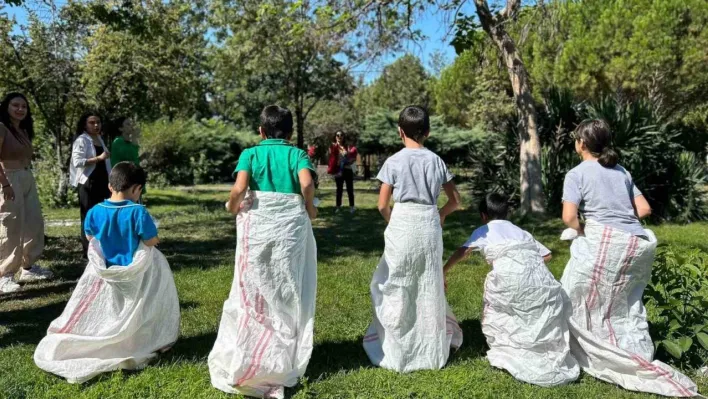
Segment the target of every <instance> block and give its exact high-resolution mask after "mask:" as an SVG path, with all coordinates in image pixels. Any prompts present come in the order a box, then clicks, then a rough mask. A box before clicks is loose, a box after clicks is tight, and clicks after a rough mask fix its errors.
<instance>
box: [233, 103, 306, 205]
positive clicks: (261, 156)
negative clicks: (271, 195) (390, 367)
mask: <svg viewBox="0 0 708 399" xmlns="http://www.w3.org/2000/svg"><path fill="white" fill-rule="evenodd" d="M258 132H259V133H260V135H261V138H263V141H261V142H260V144H258V145H257V146H255V147H251V148H248V149H246V150H244V151H243V152H242V153H241V156H240V157H239V159H238V164H237V165H236V170H235V171H234V174H235V175H236V183H235V184H234V186H233V188H232V189H231V195H230V196H229V202H227V204H226V208H227V209H228V210H229V212H231V213H233V214H237V213H238V211H239V209H240V205H241V201H243V199H244V198H245V197H246V192H247V191H248V190H247V189H248V188H250V189H251V190H253V191H264V192H276V193H283V194H300V195H302V197H303V199H304V201H305V209H306V211H307V214H308V215H309V216H310V219H314V218H315V217H316V216H317V208H315V206H314V204H313V201H314V197H315V184H314V181H313V179H312V173H311V172H313V171H314V170H315V168H314V167H313V166H312V162H311V161H310V157H308V156H307V153H306V152H305V151H303V150H301V149H299V148H297V147H295V146H293V145H292V144H290V138H291V137H292V135H293V117H292V114H291V113H290V111H289V110H288V109H287V108H282V107H279V106H277V105H270V106H267V107H265V108H264V109H263V112H261V126H260V127H259V128H258Z"/></svg>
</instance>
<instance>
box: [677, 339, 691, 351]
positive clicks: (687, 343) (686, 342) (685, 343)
mask: <svg viewBox="0 0 708 399" xmlns="http://www.w3.org/2000/svg"><path fill="white" fill-rule="evenodd" d="M678 342H679V345H680V346H681V351H682V352H683V353H686V352H688V350H689V349H691V346H692V345H693V340H692V339H691V337H681V338H679V339H678Z"/></svg>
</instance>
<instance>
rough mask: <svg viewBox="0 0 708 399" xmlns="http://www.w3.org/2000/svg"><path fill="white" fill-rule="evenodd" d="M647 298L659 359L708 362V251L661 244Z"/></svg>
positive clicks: (679, 362) (689, 363)
mask: <svg viewBox="0 0 708 399" xmlns="http://www.w3.org/2000/svg"><path fill="white" fill-rule="evenodd" d="M644 301H645V303H646V305H647V308H648V314H649V320H650V322H651V330H652V331H651V332H652V338H653V340H654V345H655V346H656V348H657V353H656V355H657V357H658V358H659V359H662V360H665V361H667V362H668V363H672V364H675V365H677V366H679V367H681V368H689V367H698V366H701V365H703V364H705V363H706V361H708V356H707V355H708V315H706V313H705V310H706V309H708V254H706V253H705V252H701V251H699V250H691V251H685V250H677V249H674V248H671V247H668V246H660V247H659V248H658V249H657V254H656V259H655V261H654V267H653V270H652V278H651V282H650V283H649V285H648V286H647V289H646V290H645V291H644Z"/></svg>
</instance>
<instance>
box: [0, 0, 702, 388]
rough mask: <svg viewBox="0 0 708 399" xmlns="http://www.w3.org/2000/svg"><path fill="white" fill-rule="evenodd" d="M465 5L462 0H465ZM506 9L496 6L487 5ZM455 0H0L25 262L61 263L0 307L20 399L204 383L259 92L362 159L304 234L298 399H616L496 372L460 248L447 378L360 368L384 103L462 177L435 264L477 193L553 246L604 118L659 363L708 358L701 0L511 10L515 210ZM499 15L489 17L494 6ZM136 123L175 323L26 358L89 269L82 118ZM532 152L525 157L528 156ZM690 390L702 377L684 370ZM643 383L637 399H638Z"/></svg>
mask: <svg viewBox="0 0 708 399" xmlns="http://www.w3.org/2000/svg"><path fill="white" fill-rule="evenodd" d="M475 2H479V1H478V0H475ZM490 3H491V4H490V7H491V11H492V12H495V13H496V12H499V13H500V14H501V13H502V12H503V7H504V3H503V2H490ZM475 11H476V8H475V5H474V4H473V3H472V2H461V1H452V2H446V3H435V2H428V1H416V0H410V1H387V2H376V1H321V2H317V1H291V0H269V1H228V0H209V1H207V0H198V1H187V0H170V1H161V0H153V1H150V0H147V1H68V2H67V1H52V0H37V1H33V0H25V1H22V0H5V1H0V92H1V93H5V92H8V91H11V90H12V91H21V92H23V93H25V94H26V95H27V96H28V98H29V100H30V104H31V106H32V111H33V115H34V117H35V125H36V130H37V137H36V138H35V141H34V144H35V148H36V158H35V161H34V164H33V168H34V172H35V175H36V177H37V179H38V183H39V189H40V195H41V199H42V205H43V211H44V214H45V218H46V219H47V220H48V222H49V223H48V227H47V236H48V246H47V250H46V252H45V256H44V258H43V259H42V261H41V262H40V263H41V264H42V265H43V266H48V267H50V268H51V269H53V270H54V271H55V273H56V274H57V275H58V276H59V277H60V279H59V280H58V281H55V282H52V283H45V284H36V285H31V286H29V287H28V289H26V290H24V291H23V292H21V293H18V294H13V295H10V296H7V297H5V298H3V301H2V303H0V389H2V392H3V393H2V395H6V396H8V397H12V398H15V397H17V398H23V397H107V396H110V397H147V396H150V397H177V396H179V397H182V396H193V397H218V396H219V394H218V393H217V392H216V391H214V390H212V389H211V388H209V381H208V371H207V368H206V356H207V354H208V351H209V350H210V349H211V345H212V344H213V342H214V339H215V334H216V329H217V326H218V319H219V315H220V310H221V306H222V304H223V301H224V300H225V299H226V297H227V295H228V290H229V287H230V282H231V279H232V273H233V250H234V247H235V245H234V243H235V237H234V234H235V231H234V230H235V229H234V226H233V220H232V218H231V217H229V215H228V214H225V213H224V211H223V203H224V201H225V200H226V196H227V192H226V191H225V190H227V187H228V186H225V185H224V184H227V183H229V182H230V181H232V178H231V172H232V171H233V168H234V166H235V164H236V160H237V159H238V156H239V154H240V152H241V151H242V150H243V149H244V148H247V147H249V146H252V145H255V144H257V142H258V141H259V138H258V136H257V134H256V127H257V124H258V113H259V112H260V110H261V108H262V107H263V105H265V104H270V103H278V104H281V105H283V106H287V107H289V108H290V109H291V110H293V112H294V114H295V116H296V120H297V135H296V137H294V138H293V142H294V143H296V144H298V145H301V146H305V145H316V146H317V148H318V152H317V157H318V158H319V160H320V162H321V163H323V162H325V161H326V150H327V147H328V145H329V143H331V141H332V137H333V135H334V133H335V132H336V131H337V130H342V131H344V132H346V133H347V134H348V136H349V137H351V138H353V139H354V140H355V141H356V145H357V147H358V149H359V152H360V154H361V157H360V159H359V164H360V168H359V178H360V180H359V181H357V183H356V187H357V192H356V194H357V206H358V208H359V210H358V211H357V213H355V214H354V215H353V216H350V215H349V214H348V213H346V214H336V215H335V214H334V212H333V205H334V198H333V197H334V193H333V187H332V184H331V182H328V181H327V180H326V176H323V183H322V185H321V187H320V189H319V192H318V196H319V197H320V198H321V199H322V200H323V205H322V207H321V208H320V218H319V219H318V221H317V222H316V223H315V224H314V229H315V234H316V237H317V240H318V244H319V245H318V247H319V259H320V262H319V266H320V267H319V273H320V275H319V287H318V304H317V306H318V307H317V312H318V313H317V320H316V327H315V328H316V337H315V340H316V347H315V352H314V354H313V359H312V361H311V366H310V368H309V369H308V373H307V375H306V378H305V379H303V381H301V384H300V385H298V387H296V388H295V389H293V390H290V391H289V394H292V395H295V396H297V397H311V396H323V397H475V396H480V397H488V396H503V397H531V396H539V397H600V396H616V397H632V396H635V395H634V394H632V393H629V392H627V391H622V390H620V389H617V388H614V387H612V386H610V385H609V384H604V383H601V382H598V381H596V380H594V379H592V378H590V377H588V376H583V377H582V379H581V380H580V382H579V383H577V384H573V385H571V386H568V387H563V388H556V389H550V390H546V389H540V388H537V387H532V386H529V385H525V384H522V383H519V382H515V381H514V380H513V379H512V378H511V377H510V376H508V375H507V374H505V373H503V372H500V371H497V370H492V369H491V368H490V367H489V365H488V364H487V363H486V362H485V360H484V359H483V355H484V350H485V349H484V345H485V344H484V338H483V336H482V334H481V329H480V326H479V317H480V312H481V303H482V302H481V296H482V283H483V280H484V276H485V274H486V273H487V271H488V268H487V267H486V266H485V265H484V264H483V262H481V261H480V260H479V259H472V260H470V261H467V262H465V264H464V266H460V267H458V268H457V269H456V270H455V271H454V272H453V274H452V276H451V281H450V291H449V293H448V296H449V301H450V303H451V306H452V307H453V309H454V311H455V312H456V314H457V317H458V319H460V320H461V321H462V327H463V330H464V332H465V344H464V346H463V349H462V350H460V351H459V352H458V353H457V354H455V355H454V356H453V357H452V359H451V362H450V365H449V366H448V367H447V368H446V369H444V370H443V371H440V372H422V373H414V374H411V375H396V374H394V373H390V372H387V371H385V370H379V369H374V368H371V367H370V365H369V364H368V361H367V359H366V356H365V354H364V353H363V350H362V349H361V345H360V340H361V336H363V333H364V330H365V328H366V326H367V324H368V322H369V321H370V315H371V309H370V302H369V296H368V283H369V281H370V278H371V274H372V273H373V270H374V268H375V266H376V263H377V261H378V257H379V256H380V254H381V253H382V250H383V230H384V228H385V225H384V223H383V221H381V220H380V218H379V217H378V214H377V211H376V204H375V200H376V195H377V191H376V189H377V184H376V182H375V181H371V180H367V178H369V177H372V176H375V173H376V171H377V169H378V167H379V166H380V165H381V162H382V161H383V160H384V159H385V158H386V157H387V156H389V155H391V154H393V153H394V152H395V151H397V150H398V149H399V148H400V140H399V139H398V136H397V134H396V122H397V115H398V112H399V111H400V110H401V109H402V108H403V107H404V106H406V105H409V104H419V105H423V106H426V107H427V108H428V109H429V110H430V111H431V113H432V115H433V117H432V134H431V138H430V140H429V141H428V142H427V143H426V145H427V146H428V147H429V148H431V149H432V150H434V151H436V152H437V153H438V154H439V155H440V156H441V157H442V158H443V159H444V160H445V161H446V162H447V163H448V165H450V166H451V168H452V169H453V171H455V172H456V174H457V178H456V179H457V180H456V181H457V183H458V184H459V185H460V187H461V192H462V194H463V197H464V198H465V200H464V205H465V207H464V209H463V210H462V211H461V212H459V213H457V214H453V215H452V216H451V217H450V218H448V221H447V224H446V230H445V236H444V238H445V249H446V256H447V255H449V254H450V253H451V251H453V250H454V249H455V248H456V246H457V245H459V244H461V243H462V242H464V240H465V239H466V237H467V236H468V235H469V234H470V233H471V231H472V230H473V228H474V227H476V226H479V224H480V221H479V218H478V217H477V215H476V212H475V203H476V199H477V198H479V197H480V195H481V194H482V193H485V192H488V191H502V192H505V193H507V194H509V195H511V197H512V202H513V204H514V205H515V207H516V208H517V209H519V212H517V214H516V216H515V220H516V221H517V222H518V223H520V224H521V225H522V226H523V227H524V228H526V229H527V230H529V231H530V232H532V233H533V234H534V235H536V236H538V237H539V238H540V240H541V241H542V242H543V243H544V244H546V245H547V246H549V247H550V248H551V249H552V250H553V251H554V254H555V255H556V256H555V258H554V260H553V262H552V263H551V265H550V269H551V270H552V271H553V273H554V274H555V275H556V277H560V275H561V274H562V271H563V267H564V265H565V263H566V261H567V259H568V248H567V244H566V243H562V242H560V241H559V240H558V236H559V234H560V232H561V230H562V226H561V224H560V223H559V222H558V220H557V219H558V218H557V216H558V214H559V211H560V203H561V201H560V195H561V191H562V182H563V177H564V175H565V173H566V172H567V171H568V170H569V169H570V168H572V167H573V166H574V165H575V164H577V162H578V160H577V157H576V155H575V154H574V150H573V141H572V139H571V138H570V136H569V133H570V132H571V131H572V130H573V128H574V127H575V126H576V125H577V123H579V122H580V121H582V120H583V119H586V118H593V117H602V118H604V119H606V120H607V121H608V122H609V123H610V125H611V127H612V129H613V132H614V134H615V146H616V147H617V149H618V150H619V152H620V155H621V160H620V162H621V164H622V165H624V166H625V167H627V169H629V170H630V171H631V173H632V175H633V177H634V179H635V181H636V183H637V185H638V186H639V187H640V188H641V189H642V191H643V192H644V193H645V195H646V196H647V198H648V200H649V201H650V203H651V205H652V207H653V209H654V214H653V216H652V220H651V221H650V223H651V224H652V226H651V228H652V229H654V230H655V231H656V232H657V235H658V237H659V239H660V241H661V242H662V244H665V246H664V247H662V248H661V249H660V252H659V256H658V258H657V262H656V263H655V268H654V277H653V281H652V284H651V285H650V287H649V288H648V290H647V293H646V296H645V300H646V302H647V304H648V308H649V315H650V321H651V329H652V336H653V338H654V339H655V341H656V344H657V357H658V358H660V359H662V360H664V361H667V362H669V363H671V364H673V365H676V366H677V367H680V368H681V369H683V370H684V371H685V372H686V373H688V374H690V375H692V376H694V375H695V371H696V370H697V369H699V368H700V367H701V366H703V365H705V364H706V362H707V361H708V356H707V354H708V351H707V349H708V317H707V316H706V315H705V309H706V307H707V306H708V255H707V253H708V244H707V243H708V224H706V223H705V220H706V218H707V217H708V210H707V209H706V144H707V143H708V50H707V49H708V29H706V26H707V25H708V3H706V2H705V1H700V0H594V1H590V0H580V1H545V2H541V1H524V2H522V3H521V4H520V7H519V8H518V10H517V11H516V12H515V13H514V14H513V15H512V17H511V18H508V19H507V20H506V21H504V27H505V29H506V31H507V32H508V34H509V37H510V38H511V39H512V40H513V42H514V43H515V45H516V46H517V49H518V51H517V53H518V56H519V58H520V59H521V60H523V66H524V69H525V71H526V76H527V77H528V81H529V83H530V84H529V87H528V89H529V94H530V103H531V104H532V108H533V112H534V113H535V115H536V121H537V135H538V142H539V145H540V182H539V185H541V186H542V187H543V191H542V194H541V198H540V199H541V200H542V203H543V204H544V205H545V212H544V214H542V215H539V214H530V213H525V212H523V207H522V206H521V202H522V199H521V197H522V191H523V188H522V187H521V184H520V182H521V181H522V179H520V172H519V171H520V168H521V166H522V159H521V156H520V150H519V148H520V146H521V144H522V143H521V141H522V139H521V138H522V137H523V136H524V131H525V129H526V128H527V126H525V125H524V123H522V121H520V115H521V113H520V111H519V109H518V107H517V106H516V103H515V100H514V94H515V87H513V86H512V83H511V81H510V77H509V73H508V72H507V68H506V66H505V64H504V61H503V59H502V57H501V55H500V52H499V49H498V48H497V46H496V45H495V43H494V41H493V40H492V39H491V38H490V36H489V35H488V34H487V33H486V32H485V31H484V29H483V28H482V26H481V23H480V20H479V19H478V18H477V16H476V12H475ZM500 14H497V15H500ZM87 109H96V110H98V111H99V112H100V113H101V114H102V115H103V121H104V134H105V135H106V138H109V139H110V138H111V137H114V136H115V135H116V130H115V127H114V126H113V125H112V123H111V122H112V120H114V119H117V118H118V117H121V116H129V117H131V118H133V119H134V120H135V121H136V122H138V124H139V126H140V127H141V130H142V137H141V139H140V145H141V152H142V157H143V166H144V167H145V168H146V169H147V170H148V173H149V179H150V181H149V185H150V190H149V193H148V196H147V201H148V206H149V210H150V212H151V213H152V214H153V215H154V216H155V218H156V219H157V220H158V221H159V222H160V234H161V237H162V238H163V241H164V243H163V245H161V249H162V251H163V252H164V253H165V254H166V255H167V256H168V259H169V261H170V263H171V265H172V267H173V269H174V270H175V278H176V282H177V285H178V290H179V294H180V299H181V307H182V317H183V321H182V337H181V339H180V341H179V343H178V344H177V346H176V347H175V349H174V350H173V351H172V352H171V353H170V354H168V355H166V356H164V357H163V358H161V359H160V360H159V361H158V363H157V364H156V365H155V366H154V367H150V368H148V369H147V370H145V371H143V372H139V373H112V374H109V375H107V376H103V377H100V378H98V379H97V380H95V381H94V382H92V383H89V384H87V385H85V386H70V385H67V384H65V383H63V382H62V381H61V380H59V379H58V378H55V377H53V376H49V375H46V374H45V373H43V372H41V371H40V370H38V369H37V368H36V367H34V365H33V362H32V359H31V355H32V351H33V348H34V346H35V345H36V343H37V342H38V341H39V339H41V337H42V336H43V335H44V333H45V331H46V327H47V326H48V324H49V322H50V321H51V320H52V319H54V318H55V317H57V316H58V315H59V313H60V312H61V310H62V309H63V307H64V305H65V303H66V300H67V299H68V296H69V295H70V292H71V289H72V288H73V285H74V284H75V281H76V279H77V278H78V277H79V276H80V274H81V272H82V270H83V266H84V265H83V264H82V260H81V255H80V245H79V242H78V239H77V236H78V226H73V225H71V223H62V221H67V220H68V221H71V220H74V219H78V206H77V205H76V202H77V198H76V194H75V193H74V192H73V190H72V189H71V188H70V187H68V184H67V183H68V182H67V177H68V165H69V156H70V147H71V143H72V140H73V138H74V136H75V124H76V122H77V120H78V117H79V116H80V114H81V113H82V112H83V111H85V110H87ZM523 162H526V161H523ZM697 380H698V382H699V386H700V388H701V391H703V390H704V389H705V387H706V386H707V384H708V381H707V380H706V379H705V378H703V377H697ZM637 396H641V395H637Z"/></svg>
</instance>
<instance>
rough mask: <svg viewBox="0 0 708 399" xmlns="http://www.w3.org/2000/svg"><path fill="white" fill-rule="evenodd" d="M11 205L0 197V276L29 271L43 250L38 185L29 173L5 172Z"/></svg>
mask: <svg viewBox="0 0 708 399" xmlns="http://www.w3.org/2000/svg"><path fill="white" fill-rule="evenodd" d="M5 175H6V176H7V179H8V180H9V181H10V184H11V185H12V188H13V190H14V191H15V200H14V201H5V198H4V196H3V195H0V276H5V275H14V274H15V273H17V271H18V270H20V268H21V267H23V268H27V269H28V268H30V267H31V266H32V264H33V263H34V262H35V261H36V260H37V258H39V256H40V255H41V254H42V251H43V250H44V219H43V218H42V208H41V205H40V203H39V195H38V194H37V184H36V183H35V181H34V176H32V172H31V171H30V170H29V169H14V170H13V169H8V170H5Z"/></svg>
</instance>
